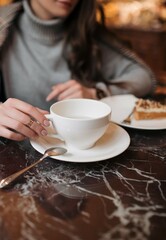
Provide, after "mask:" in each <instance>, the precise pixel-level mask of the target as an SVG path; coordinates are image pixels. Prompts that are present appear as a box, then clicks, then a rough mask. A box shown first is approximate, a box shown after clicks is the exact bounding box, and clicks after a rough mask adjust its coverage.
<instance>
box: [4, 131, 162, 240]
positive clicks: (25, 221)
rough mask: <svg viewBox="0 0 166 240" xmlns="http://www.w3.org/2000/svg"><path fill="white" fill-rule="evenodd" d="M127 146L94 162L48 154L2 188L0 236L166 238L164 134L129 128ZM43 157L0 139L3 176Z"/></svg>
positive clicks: (15, 239) (11, 239) (36, 239)
mask: <svg viewBox="0 0 166 240" xmlns="http://www.w3.org/2000/svg"><path fill="white" fill-rule="evenodd" d="M126 130H127V132H128V133H129V135H130V137H131V144H130V146H129V148H128V149H127V150H126V151H125V152H123V153H122V154H120V155H119V156H117V157H115V158H112V159H108V160H106V161H101V162H96V163H86V164H83V163H81V164H78V163H66V162H60V161H56V160H52V159H46V160H45V161H44V162H42V163H41V164H40V165H38V166H37V167H35V168H33V169H31V170H30V171H28V172H27V173H26V174H24V175H23V176H22V177H20V178H19V179H17V181H16V182H15V183H13V184H12V185H10V186H9V187H7V188H6V189H1V190H0V240H24V239H25V240H55V239H57V240H114V239H116V240H117V239H118V240H125V239H127V240H130V239H133V240H144V239H148V240H149V239H151V240H165V239H166V131H165V130H157V131H155V130H154V131H152V130H137V129H127V128H126ZM40 156H41V154H40V153H38V152H37V151H36V150H34V149H33V148H32V147H31V145H30V143H29V141H24V142H14V141H9V140H7V139H2V138H0V179H2V178H4V177H6V176H8V175H9V174H11V173H13V172H15V171H17V170H19V169H22V168H24V167H25V166H27V165H29V164H30V163H32V162H34V161H36V159H37V158H39V157H40Z"/></svg>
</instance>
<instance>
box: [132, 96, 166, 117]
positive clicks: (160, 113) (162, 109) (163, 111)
mask: <svg viewBox="0 0 166 240" xmlns="http://www.w3.org/2000/svg"><path fill="white" fill-rule="evenodd" d="M133 115H134V118H135V119H136V120H146V119H160V118H166V105H163V104H161V103H160V102H157V101H153V100H144V99H139V100H138V101H137V102H136V105H135V109H134V114H133Z"/></svg>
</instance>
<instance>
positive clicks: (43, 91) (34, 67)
mask: <svg viewBox="0 0 166 240" xmlns="http://www.w3.org/2000/svg"><path fill="white" fill-rule="evenodd" d="M23 7H24V12H23V13H22V14H21V16H20V17H19V20H18V22H17V25H16V26H15V29H14V31H13V34H12V38H11V41H10V43H9V44H10V45H9V46H8V47H7V48H6V49H7V52H5V54H4V58H3V65H2V72H3V77H4V80H5V81H4V82H5V89H6V95H7V97H15V98H19V99H21V100H23V101H26V102H28V103H31V104H33V105H34V106H37V107H41V108H42V109H49V106H50V105H51V104H52V102H49V103H47V102H46V101H45V99H46V96H47V95H48V94H49V93H50V91H51V87H52V86H53V85H55V84H56V83H60V82H65V81H67V80H69V79H70V71H69V70H68V66H67V63H66V61H65V59H64V58H63V56H62V54H61V53H62V49H63V43H64V42H63V39H62V37H63V36H62V35H63V32H62V29H63V22H62V20H51V21H47V22H46V21H42V20H40V19H38V18H37V17H35V16H34V14H33V13H32V11H31V9H30V7H29V5H28V1H23ZM54 101H55V100H54ZM54 101H53V102H54Z"/></svg>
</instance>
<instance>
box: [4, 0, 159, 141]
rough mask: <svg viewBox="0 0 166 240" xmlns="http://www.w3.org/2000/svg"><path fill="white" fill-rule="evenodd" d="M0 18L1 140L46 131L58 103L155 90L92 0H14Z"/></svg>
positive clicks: (146, 71)
mask: <svg viewBox="0 0 166 240" xmlns="http://www.w3.org/2000/svg"><path fill="white" fill-rule="evenodd" d="M97 11H98V17H99V18H100V21H97V20H96V12H97ZM0 16H1V20H0V69H1V76H2V77H1V88H0V90H1V93H0V97H1V101H2V102H3V103H2V104H1V105H0V136H2V137H6V138H9V139H12V140H17V141H19V140H23V139H25V138H27V137H29V138H35V137H36V136H38V135H47V131H46V129H45V127H46V126H48V125H49V122H48V120H47V119H46V117H45V116H44V114H45V113H47V112H46V110H47V111H48V109H49V106H50V105H51V104H52V103H53V102H55V101H59V100H63V99H67V98H92V99H99V98H102V97H104V96H109V95H115V94H125V93H132V94H134V95H136V96H138V97H141V96H145V95H147V94H150V93H152V92H153V91H154V86H155V80H154V78H153V74H152V73H151V71H150V70H149V69H148V68H147V67H146V66H145V65H144V64H143V63H142V62H141V61H140V60H138V59H136V57H135V56H134V55H133V54H132V53H129V52H127V50H125V49H124V48H123V47H122V46H121V45H120V44H119V43H118V42H117V41H116V40H115V39H114V38H113V36H112V35H111V34H110V33H109V32H108V31H107V30H106V28H105V26H104V14H103V11H102V8H101V6H100V5H99V4H98V3H97V2H96V0H88V1H87V0H29V1H28V0H23V1H15V3H12V4H10V5H8V6H6V7H2V8H1V9H0ZM2 84H3V88H2ZM4 97H5V98H4ZM2 98H3V99H2ZM42 109H45V110H42Z"/></svg>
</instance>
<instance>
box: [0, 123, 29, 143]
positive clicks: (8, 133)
mask: <svg viewBox="0 0 166 240" xmlns="http://www.w3.org/2000/svg"><path fill="white" fill-rule="evenodd" d="M0 133H1V134H0V136H1V137H5V138H8V139H10V140H15V141H22V140H24V139H25V138H26V137H25V136H24V135H22V134H20V133H17V132H14V131H12V130H10V129H8V128H5V127H3V126H0Z"/></svg>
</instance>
